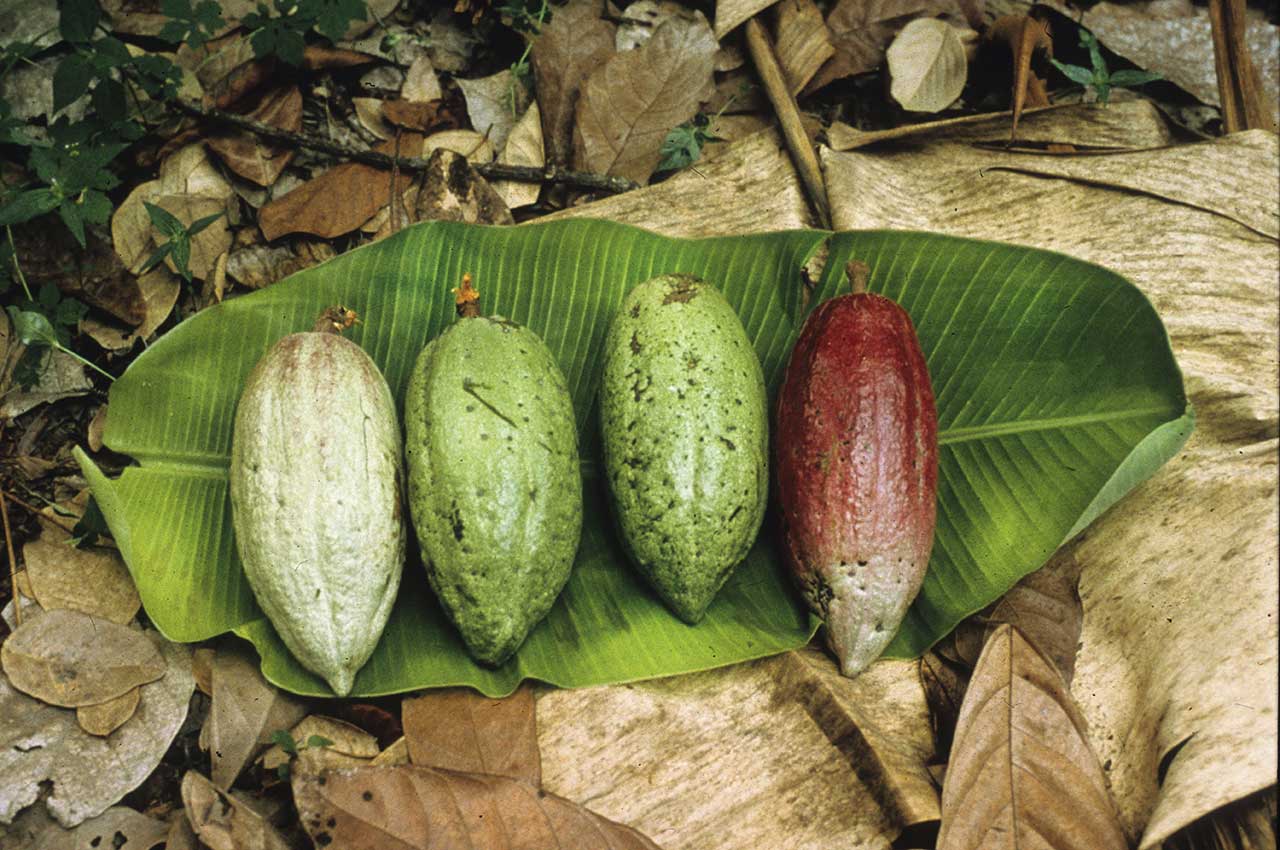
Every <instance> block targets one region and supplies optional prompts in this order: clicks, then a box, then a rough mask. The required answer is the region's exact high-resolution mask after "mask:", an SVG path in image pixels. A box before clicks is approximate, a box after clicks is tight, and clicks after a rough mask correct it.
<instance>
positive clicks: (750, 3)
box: [716, 0, 777, 39]
mask: <svg viewBox="0 0 1280 850" xmlns="http://www.w3.org/2000/svg"><path fill="white" fill-rule="evenodd" d="M776 1H777V0H716V38H718V39H720V38H724V37H725V35H727V34H728V33H729V32H730V31H731V30H733V29H735V28H736V27H737V26H738V25H739V24H743V23H746V20H747V18H750V17H753V16H755V15H757V14H759V13H760V12H763V11H764V10H765V9H767V8H769V7H770V6H772V5H773V4H774V3H775V2H776Z"/></svg>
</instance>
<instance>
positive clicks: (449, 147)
mask: <svg viewBox="0 0 1280 850" xmlns="http://www.w3.org/2000/svg"><path fill="white" fill-rule="evenodd" d="M437 150H446V151H453V152H454V153H456V154H461V155H462V156H464V157H466V159H467V162H472V163H475V162H493V156H494V153H493V145H491V144H489V140H488V139H486V138H485V137H484V136H482V135H480V134H479V133H477V132H475V131H474V130H444V131H443V132H440V133H432V134H431V135H430V136H427V138H426V139H424V140H423V142H422V155H423V156H430V155H431V154H432V153H434V152H435V151H437Z"/></svg>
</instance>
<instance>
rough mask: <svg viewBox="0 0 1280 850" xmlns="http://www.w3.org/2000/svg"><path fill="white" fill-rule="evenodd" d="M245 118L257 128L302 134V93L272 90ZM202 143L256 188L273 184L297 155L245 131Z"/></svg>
mask: <svg viewBox="0 0 1280 850" xmlns="http://www.w3.org/2000/svg"><path fill="white" fill-rule="evenodd" d="M244 115H245V117H246V118H248V119H250V120H252V121H257V122H259V123H260V124H266V125H267V126H269V127H275V128H277V129H280V130H287V131H289V132H293V133H297V132H299V131H301V130H302V93H301V92H300V91H298V87H297V86H296V85H290V86H285V87H282V88H275V89H271V90H269V91H267V92H266V94H264V95H263V96H262V98H261V100H260V101H259V102H258V103H257V104H255V105H254V106H253V108H252V109H250V110H249V111H248V112H246V113H244ZM205 143H206V144H207V145H208V146H209V148H210V149H211V150H212V151H213V152H214V153H216V154H217V155H218V156H219V157H220V158H221V159H222V161H223V162H224V163H226V165H227V167H228V168H230V169H231V170H232V171H234V172H235V173H236V174H238V175H239V176H240V177H242V178H244V179H245V180H248V181H250V182H253V183H256V184H258V185H259V186H270V185H271V184H272V183H275V182H276V179H277V178H278V177H279V176H280V172H282V171H284V169H285V167H286V166H287V165H288V164H289V162H290V161H291V160H292V159H293V155H294V153H295V152H296V148H295V147H294V146H292V145H286V144H280V143H277V142H270V141H267V140H266V139H264V138H262V137H261V136H259V135H258V134H257V133H250V132H249V131H247V130H236V131H224V132H219V133H216V134H214V135H211V136H208V137H207V138H206V139H205Z"/></svg>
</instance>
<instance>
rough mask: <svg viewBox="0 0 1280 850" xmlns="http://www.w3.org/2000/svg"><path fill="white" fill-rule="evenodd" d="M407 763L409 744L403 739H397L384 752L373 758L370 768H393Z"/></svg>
mask: <svg viewBox="0 0 1280 850" xmlns="http://www.w3.org/2000/svg"><path fill="white" fill-rule="evenodd" d="M408 763H409V742H408V741H406V740H405V739H404V738H403V737H400V738H397V739H396V740H395V741H394V742H392V743H391V744H389V745H388V746H387V748H386V749H385V750H383V751H382V752H380V753H378V754H377V755H376V756H374V757H373V761H371V762H369V766H370V767H395V766H396V765H398V764H408Z"/></svg>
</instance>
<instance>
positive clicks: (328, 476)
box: [231, 311, 405, 695]
mask: <svg viewBox="0 0 1280 850" xmlns="http://www.w3.org/2000/svg"><path fill="white" fill-rule="evenodd" d="M333 315H334V313H333V311H326V316H325V317H322V318H321V321H320V322H317V324H316V327H317V330H316V331H313V332H309V333H296V334H291V335H290V336H287V337H285V338H284V339H282V340H280V341H279V342H277V343H276V344H275V346H273V347H272V348H271V350H270V351H268V352H267V353H266V355H265V356H264V357H263V358H262V359H261V360H260V361H258V364H257V366H255V367H254V369H253V371H252V372H251V373H250V375H249V379H248V381H247V382H246V383H245V388H244V393H243V394H242V395H241V396H240V404H239V406H238V407H237V409H236V420H235V432H234V436H233V439H232V444H231V517H232V522H233V525H234V527H235V533H236V546H237V548H238V549H239V552H240V561H241V563H242V564H243V565H244V572H245V576H246V577H247V578H248V579H249V585H250V587H252V588H253V593H254V596H255V597H257V600H258V605H259V606H260V607H261V608H262V610H263V612H264V613H265V614H266V615H267V619H269V620H270V621H271V624H272V625H273V626H275V628H276V631H277V632H279V634H280V638H281V639H282V640H283V641H284V643H285V646H287V647H289V651H290V652H292V653H293V655H294V657H295V658H297V659H298V661H299V662H300V663H301V664H302V665H303V666H304V667H306V668H307V669H308V670H311V671H312V672H313V673H316V674H317V675H319V676H321V677H323V678H324V679H325V680H326V681H327V682H328V683H329V687H331V688H332V689H333V691H334V693H336V694H339V695H345V694H347V693H349V692H350V690H351V684H352V682H353V680H354V679H355V675H356V671H358V670H359V669H360V667H361V666H363V665H364V663H365V661H367V660H368V658H369V655H370V654H371V653H372V652H373V649H374V646H376V645H377V643H378V638H379V637H381V636H382V629H383V627H384V626H385V625H386V623H387V617H388V616H389V615H390V614H391V605H392V603H393V602H394V601H395V597H396V591H397V589H398V588H399V587H400V573H401V571H402V569H403V567H404V554H405V528H404V520H403V515H402V514H403V511H402V507H401V505H402V481H401V451H400V449H401V442H400V427H399V424H398V423H397V422H396V408H395V401H394V399H392V397H391V391H390V389H388V387H387V382H386V379H385V378H383V376H382V373H381V372H379V371H378V367H377V366H376V365H374V362H373V361H372V360H370V359H369V356H368V355H367V354H365V353H364V351H362V350H361V349H360V347H359V346H357V345H355V344H354V343H352V342H350V341H349V340H346V339H343V338H342V337H341V336H339V335H338V334H337V333H336V332H332V331H336V330H337V329H338V327H335V325H334V323H333V320H332V316H333ZM345 315H346V316H347V317H348V318H349V319H354V314H345ZM326 317H329V318H326ZM348 323H349V321H348ZM322 327H327V330H320V329H321V328H322Z"/></svg>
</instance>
